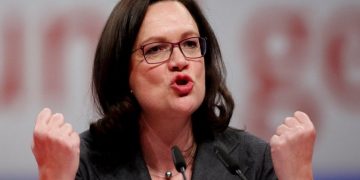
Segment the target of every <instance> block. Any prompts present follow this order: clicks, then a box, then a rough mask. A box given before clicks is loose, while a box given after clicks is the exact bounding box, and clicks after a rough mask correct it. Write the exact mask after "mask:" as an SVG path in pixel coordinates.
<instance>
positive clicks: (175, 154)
mask: <svg viewBox="0 0 360 180" xmlns="http://www.w3.org/2000/svg"><path fill="white" fill-rule="evenodd" d="M171 155H172V158H173V161H174V165H175V168H176V170H177V171H178V172H179V173H181V174H182V175H183V177H184V180H186V176H185V170H186V162H185V159H184V156H183V155H182V154H181V151H180V149H179V148H178V147H177V146H173V147H172V148H171Z"/></svg>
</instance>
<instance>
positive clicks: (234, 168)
mask: <svg viewBox="0 0 360 180" xmlns="http://www.w3.org/2000/svg"><path fill="white" fill-rule="evenodd" d="M215 154H216V155H217V157H218V158H219V160H220V161H221V163H222V164H223V165H224V166H225V167H226V169H227V170H228V171H229V172H230V173H231V174H233V175H235V176H238V177H240V179H242V180H247V178H246V177H245V175H244V174H243V173H242V172H241V170H240V167H239V166H238V165H237V164H236V163H235V161H233V159H231V158H230V157H229V155H228V154H227V153H226V152H225V151H224V150H223V149H221V148H220V147H215Z"/></svg>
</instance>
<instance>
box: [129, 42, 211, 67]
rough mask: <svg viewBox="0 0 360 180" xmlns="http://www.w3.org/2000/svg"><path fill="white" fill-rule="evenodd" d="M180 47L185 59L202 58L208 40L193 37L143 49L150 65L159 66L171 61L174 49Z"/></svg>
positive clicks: (151, 45) (156, 44)
mask: <svg viewBox="0 0 360 180" xmlns="http://www.w3.org/2000/svg"><path fill="white" fill-rule="evenodd" d="M175 46H177V47H179V49H180V51H181V53H182V54H183V55H184V57H185V59H197V58H201V57H203V56H204V55H205V53H206V38H203V37H191V38H186V39H183V40H181V41H180V42H177V43H171V42H153V43H149V44H145V45H142V46H141V47H140V48H138V49H135V50H133V52H135V51H137V50H139V49H141V51H142V53H143V56H144V59H145V61H146V62H147V63H148V64H159V63H162V62H165V61H167V60H169V59H170V56H171V54H172V52H173V49H174V47H175Z"/></svg>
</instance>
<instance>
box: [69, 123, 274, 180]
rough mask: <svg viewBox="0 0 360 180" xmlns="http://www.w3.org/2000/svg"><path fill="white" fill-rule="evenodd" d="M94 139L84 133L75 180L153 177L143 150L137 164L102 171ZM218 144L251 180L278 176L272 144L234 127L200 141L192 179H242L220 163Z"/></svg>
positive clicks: (86, 132) (148, 179)
mask: <svg viewBox="0 0 360 180" xmlns="http://www.w3.org/2000/svg"><path fill="white" fill-rule="evenodd" d="M91 142H92V138H91V135H90V133H89V131H85V132H84V133H82V134H81V146H80V152H81V153H80V154H81V155H80V166H79V170H78V172H77V175H76V179H86V180H88V179H91V180H92V179H94V180H95V179H109V180H112V179H126V180H127V179H136V180H137V179H139V180H141V179H144V180H145V179H146V180H150V179H151V177H150V175H149V172H148V170H147V167H146V165H145V162H144V160H143V158H142V155H141V153H139V154H138V155H137V156H136V158H135V160H134V162H133V163H134V165H135V166H132V167H128V166H124V167H121V168H118V169H117V170H116V172H112V173H103V172H102V171H100V170H99V169H98V168H97V167H96V166H95V165H94V163H92V162H93V161H91V159H90V155H89V154H90V153H93V151H95V150H93V149H90V148H89V147H90V146H89V144H90V143H91ZM216 146H218V147H221V148H222V149H224V150H225V151H226V152H227V153H228V154H229V156H230V157H231V158H232V159H233V160H235V161H236V162H237V163H238V165H239V166H240V169H241V171H242V172H243V174H244V175H245V176H246V177H247V179H248V180H252V179H264V180H267V179H277V178H276V175H275V172H274V169H273V164H272V160H271V155H270V148H269V145H268V144H267V143H266V142H264V141H262V140H260V139H259V138H257V137H255V136H253V135H251V134H249V133H247V132H245V131H242V130H235V129H232V128H228V129H227V130H226V131H225V132H223V133H219V134H217V135H215V139H214V140H211V141H206V142H203V143H201V144H198V148H197V152H196V157H195V161H194V164H193V168H194V169H193V172H192V178H191V179H193V180H197V179H201V180H207V179H209V180H210V179H225V180H232V179H233V180H239V179H240V178H239V177H237V176H234V175H232V174H231V173H230V172H229V171H228V170H227V169H226V168H225V166H224V165H223V164H222V163H221V162H220V160H219V159H218V157H217V155H216V154H215V151H214V148H215V147H216Z"/></svg>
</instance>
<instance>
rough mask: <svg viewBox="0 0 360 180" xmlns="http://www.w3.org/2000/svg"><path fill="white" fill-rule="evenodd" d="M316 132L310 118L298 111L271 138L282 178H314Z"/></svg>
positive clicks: (277, 171)
mask: <svg viewBox="0 0 360 180" xmlns="http://www.w3.org/2000/svg"><path fill="white" fill-rule="evenodd" d="M315 138H316V132H315V127H314V125H313V123H312V122H311V120H310V118H309V117H308V116H307V115H306V114H305V113H303V112H300V111H297V112H295V113H294V117H287V118H286V119H285V121H284V122H283V123H282V124H281V125H280V126H279V127H278V128H277V130H276V134H275V135H273V136H272V137H271V139H270V146H271V157H272V160H273V164H274V168H275V172H276V175H277V176H278V178H279V179H280V180H287V179H291V180H296V179H313V174H312V155H313V151H314V144H315Z"/></svg>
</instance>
